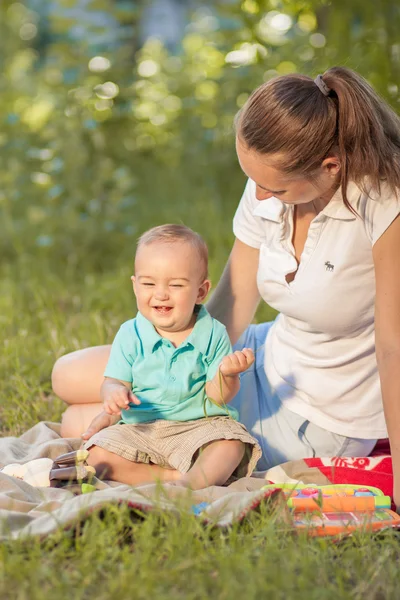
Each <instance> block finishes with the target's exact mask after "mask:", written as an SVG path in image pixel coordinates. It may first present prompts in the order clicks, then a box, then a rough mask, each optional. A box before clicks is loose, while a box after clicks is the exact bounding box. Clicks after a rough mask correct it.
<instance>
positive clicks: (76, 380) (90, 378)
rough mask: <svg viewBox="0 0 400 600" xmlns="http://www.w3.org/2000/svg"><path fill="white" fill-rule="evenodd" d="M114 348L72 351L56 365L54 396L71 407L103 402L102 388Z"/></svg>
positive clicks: (104, 347) (98, 347) (102, 347)
mask: <svg viewBox="0 0 400 600" xmlns="http://www.w3.org/2000/svg"><path fill="white" fill-rule="evenodd" d="M110 348H111V346H109V345H107V346H94V347H92V348H85V349H83V350H77V351H75V352H70V353H69V354H65V355H64V356H62V357H61V358H59V359H58V360H57V361H56V363H55V364H54V367H53V371H52V375H51V380H52V386H53V391H54V393H55V394H56V395H57V396H59V397H60V398H61V399H62V400H64V402H67V403H68V404H75V403H78V404H79V403H89V404H90V403H94V402H100V386H101V382H102V381H103V373H104V369H105V367H106V364H107V361H108V358H109V355H110Z"/></svg>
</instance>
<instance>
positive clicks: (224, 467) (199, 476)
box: [178, 440, 245, 490]
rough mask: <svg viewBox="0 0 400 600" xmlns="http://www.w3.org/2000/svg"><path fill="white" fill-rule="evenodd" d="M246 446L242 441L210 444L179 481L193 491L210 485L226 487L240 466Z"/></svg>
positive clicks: (221, 441) (220, 441)
mask: <svg viewBox="0 0 400 600" xmlns="http://www.w3.org/2000/svg"><path fill="white" fill-rule="evenodd" d="M244 451H245V444H244V443H243V442H241V441H240V440H217V441H215V442H211V443H210V444H208V445H207V446H206V447H205V448H204V449H203V450H202V452H201V454H200V456H199V458H198V459H197V460H196V462H195V463H194V465H193V467H192V468H191V469H189V471H188V472H187V473H185V475H182V476H181V477H180V479H179V481H178V483H179V484H181V485H187V486H188V487H190V488H192V489H193V490H200V489H202V488H205V487H208V486H210V485H224V483H226V481H228V479H229V477H230V476H231V475H232V473H233V472H234V470H235V469H236V467H237V466H238V465H239V464H240V461H241V460H242V458H243V455H244Z"/></svg>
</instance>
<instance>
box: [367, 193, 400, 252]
mask: <svg viewBox="0 0 400 600" xmlns="http://www.w3.org/2000/svg"><path fill="white" fill-rule="evenodd" d="M399 194H400V192H399ZM364 203H365V204H364V207H363V208H364V211H363V212H364V214H363V218H364V223H365V229H366V232H367V235H368V237H369V239H370V240H371V243H372V245H374V244H375V242H376V241H377V240H379V238H380V237H381V235H382V234H383V233H385V231H386V229H387V228H388V227H389V226H390V225H391V224H392V223H393V221H394V220H395V218H396V217H397V216H398V215H399V214H400V197H397V198H396V196H395V195H394V194H393V193H392V192H391V191H390V190H389V189H388V187H387V186H385V185H382V188H381V193H380V195H379V196H378V195H375V194H373V193H371V194H370V197H366V196H364Z"/></svg>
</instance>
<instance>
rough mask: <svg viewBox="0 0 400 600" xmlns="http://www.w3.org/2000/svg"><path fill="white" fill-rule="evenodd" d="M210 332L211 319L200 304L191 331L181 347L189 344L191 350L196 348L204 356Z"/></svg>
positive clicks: (211, 327) (211, 326) (211, 328)
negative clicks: (191, 347)
mask: <svg viewBox="0 0 400 600" xmlns="http://www.w3.org/2000/svg"><path fill="white" fill-rule="evenodd" d="M212 330H213V320H212V317H211V315H210V313H209V312H208V310H207V309H206V307H205V306H204V305H203V304H201V305H200V309H199V312H198V314H197V319H196V323H195V325H194V327H193V331H192V332H191V333H190V335H189V336H188V337H187V338H186V340H185V341H184V342H183V345H185V344H191V345H192V346H193V348H196V350H198V351H199V352H200V353H201V354H206V352H207V349H208V346H209V343H210V337H211V334H212Z"/></svg>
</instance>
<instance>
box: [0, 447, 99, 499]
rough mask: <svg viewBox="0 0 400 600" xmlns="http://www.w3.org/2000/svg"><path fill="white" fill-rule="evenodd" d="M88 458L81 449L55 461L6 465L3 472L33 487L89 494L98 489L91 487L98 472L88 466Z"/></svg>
mask: <svg viewBox="0 0 400 600" xmlns="http://www.w3.org/2000/svg"><path fill="white" fill-rule="evenodd" d="M88 456H89V452H88V451H87V450H84V449H83V448H81V449H79V450H74V451H73V452H67V453H66V454H61V455H60V456H58V457H57V458H56V459H55V460H54V461H53V460H52V459H51V458H37V459H35V460H31V461H29V462H27V463H25V464H17V463H15V464H11V465H6V466H5V467H3V469H1V472H2V473H4V474H5V475H9V476H11V477H16V478H17V479H21V480H22V481H25V483H29V485H32V486H33V487H68V488H69V489H70V490H71V491H76V492H78V493H87V492H89V491H93V490H94V489H96V488H95V487H94V486H93V485H91V480H92V479H93V476H94V475H95V474H96V471H95V469H94V467H91V466H89V465H87V464H86V459H87V457H88ZM83 482H85V483H83Z"/></svg>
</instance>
